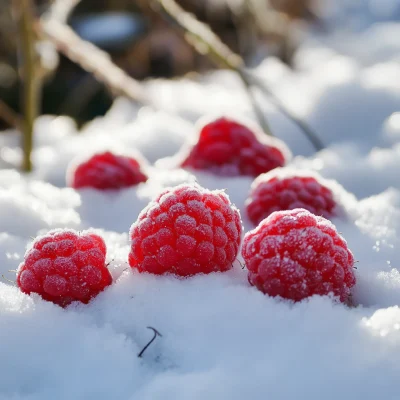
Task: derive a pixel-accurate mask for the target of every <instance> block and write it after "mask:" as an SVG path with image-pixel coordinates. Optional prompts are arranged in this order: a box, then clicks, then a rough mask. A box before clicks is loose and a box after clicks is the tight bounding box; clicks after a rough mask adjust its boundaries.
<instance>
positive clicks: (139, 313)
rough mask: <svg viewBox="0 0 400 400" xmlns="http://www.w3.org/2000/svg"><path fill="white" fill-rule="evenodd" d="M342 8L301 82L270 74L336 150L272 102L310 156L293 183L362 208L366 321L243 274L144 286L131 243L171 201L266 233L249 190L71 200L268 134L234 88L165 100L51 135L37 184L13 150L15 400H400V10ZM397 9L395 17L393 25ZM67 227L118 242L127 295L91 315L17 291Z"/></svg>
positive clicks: (3, 220)
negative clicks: (54, 233)
mask: <svg viewBox="0 0 400 400" xmlns="http://www.w3.org/2000/svg"><path fill="white" fill-rule="evenodd" d="M324 1H325V2H326V3H328V1H327V0H324ZM330 4H331V5H335V7H333V8H334V10H331V13H330V14H329V13H328V14H327V13H325V14H323V15H324V18H326V20H327V21H328V22H329V23H330V24H331V26H332V28H331V29H330V30H329V31H328V32H325V33H315V32H310V33H309V35H308V37H307V38H306V39H305V41H304V43H303V45H302V46H301V48H300V49H299V51H298V53H297V55H296V60H295V67H296V68H295V70H294V71H291V70H289V69H288V68H287V67H286V66H284V65H282V64H281V63H280V62H279V61H278V60H276V59H268V60H266V61H264V62H263V63H262V64H261V65H259V66H258V67H257V69H256V72H257V73H258V74H259V75H260V77H262V78H263V79H265V81H266V82H267V83H268V84H269V85H270V87H271V89H272V90H273V92H274V93H275V94H276V96H278V97H279V98H280V99H281V100H282V101H283V102H284V103H285V104H286V105H287V106H288V107H289V108H290V109H291V110H292V111H293V113H295V114H297V115H298V116H300V117H302V118H304V119H305V120H307V121H308V123H309V124H310V125H311V126H312V127H313V128H314V129H315V130H316V131H317V132H318V133H319V135H320V136H321V138H322V139H323V141H324V142H325V143H326V144H327V148H326V149H325V150H323V151H320V152H319V153H315V152H314V151H313V149H312V146H311V145H310V144H309V142H308V141H307V139H306V138H304V136H303V135H302V133H301V132H300V131H299V129H298V128H297V127H296V126H295V125H294V124H293V123H292V122H290V121H289V120H287V118H286V117H285V116H283V115H282V114H281V113H280V112H279V111H278V110H276V109H275V108H274V106H273V105H272V104H271V103H270V102H269V101H268V100H264V101H263V104H262V106H263V108H264V110H265V112H266V115H267V117H268V119H269V122H270V125H271V127H272V130H273V132H274V133H275V134H276V136H277V137H279V138H281V139H283V140H285V141H286V143H287V145H288V147H289V148H290V149H291V151H292V152H293V154H294V155H295V156H296V157H294V159H293V161H292V162H291V166H292V167H293V168H301V169H304V170H308V171H317V172H318V173H319V174H321V175H322V176H323V177H325V178H329V179H336V180H337V181H338V182H339V183H340V184H341V185H342V186H343V187H344V188H345V190H347V191H348V192H349V193H348V195H347V196H344V195H343V193H342V194H340V196H341V199H343V202H344V203H345V204H344V207H345V208H346V211H347V212H348V214H349V218H348V219H347V220H346V219H340V218H338V219H335V220H334V221H333V222H334V223H335V224H336V226H337V228H338V230H339V231H340V232H341V233H342V235H343V236H344V237H345V238H346V240H347V241H348V244H349V247H350V249H351V250H352V251H353V253H354V255H355V258H356V259H357V260H358V264H357V271H356V275H357V284H356V286H355V290H354V296H353V299H354V302H355V304H356V306H355V307H354V308H348V307H346V306H343V305H338V304H334V303H333V302H332V301H331V299H330V298H327V297H325V298H322V297H313V298H311V299H309V300H306V301H303V302H301V303H298V304H292V303H290V302H288V301H282V300H279V299H274V298H269V297H268V296H264V295H263V294H261V293H260V292H258V291H257V290H256V289H255V288H252V287H250V286H249V284H248V282H247V276H246V271H245V270H242V269H241V267H240V263H239V261H240V260H239V261H238V262H237V263H236V264H235V266H234V269H233V270H232V271H230V272H228V273H224V274H211V275H209V276H197V277H193V278H189V279H177V278H173V277H165V276H163V277H156V276H151V275H146V274H143V275H139V274H134V273H132V272H131V270H130V269H129V268H128V264H127V256H128V252H129V242H128V231H129V228H130V225H131V224H132V222H134V221H135V220H136V218H137V216H138V214H139V212H140V211H141V210H142V209H143V208H144V207H145V206H146V205H147V203H148V201H149V200H150V199H151V198H153V197H154V196H155V195H156V194H157V193H158V192H159V191H160V190H162V188H164V187H167V186H171V185H177V184H180V183H183V182H194V181H195V180H197V181H198V182H199V183H200V184H201V185H203V186H205V187H207V188H209V189H223V188H225V189H226V191H227V193H228V194H229V196H230V198H231V200H232V201H233V202H234V203H235V204H236V205H237V207H238V208H240V209H241V211H242V217H243V220H244V221H243V222H244V227H245V231H247V230H249V229H252V228H253V226H252V225H251V223H250V222H249V221H247V220H246V217H245V213H244V212H243V206H244V202H245V199H246V197H247V194H248V191H249V188H250V185H251V182H252V179H251V178H248V177H236V178H220V177H219V178H218V177H215V176H212V175H210V174H206V173H200V172H199V173H196V175H193V174H192V173H190V172H187V171H183V170H173V171H168V170H166V169H164V168H159V167H157V166H150V167H149V170H148V173H149V180H148V182H146V183H143V184H140V185H139V186H137V187H135V188H131V189H126V190H123V191H121V192H117V193H115V192H114V193H104V192H97V191H95V190H89V189H86V190H81V191H75V190H73V189H70V188H66V187H65V173H66V170H67V167H68V164H69V163H70V161H71V160H73V159H74V158H75V157H80V156H82V155H83V153H87V152H94V151H97V150H99V149H104V148H113V149H114V148H117V149H122V150H124V151H127V152H129V151H140V152H142V154H143V155H144V157H145V158H146V159H147V160H148V161H149V163H150V164H153V163H154V162H155V161H156V160H158V159H160V158H163V157H169V156H172V155H174V154H175V153H176V152H177V151H178V150H179V149H180V147H181V146H182V145H183V143H184V142H185V140H186V139H187V138H189V139H190V135H192V134H194V132H195V122H196V121H197V119H198V118H200V117H203V116H204V115H210V114H213V115H214V114H216V113H219V114H221V113H228V114H230V115H232V114H233V115H236V116H243V117H244V118H250V119H252V120H254V116H253V114H252V110H251V108H250V106H249V104H248V100H247V97H246V95H245V94H244V93H243V89H242V86H241V83H240V82H239V81H238V80H237V78H236V77H235V76H234V75H233V74H232V73H229V72H225V71H219V72H215V73H210V74H209V75H207V76H204V77H202V78H201V79H199V80H197V81H191V80H187V79H185V80H181V81H174V82H171V81H153V82H149V83H148V89H149V91H150V93H151V94H152V95H153V96H154V98H155V100H156V101H157V102H158V104H159V105H160V108H161V109H162V110H163V111H157V112H155V111H152V110H150V109H137V108H136V107H135V106H132V105H131V104H130V102H129V101H127V100H125V99H118V100H117V101H116V102H115V104H114V105H113V107H112V109H111V110H110V111H109V113H108V114H107V115H106V116H105V117H104V118H98V119H96V120H94V121H92V122H91V123H89V124H88V125H87V126H85V127H84V129H83V130H82V132H80V133H79V134H78V133H77V131H76V127H75V125H74V123H73V122H72V121H71V120H69V119H68V118H65V117H57V118H54V117H49V116H44V117H41V118H39V119H38V121H37V123H36V129H35V130H36V132H35V141H36V142H35V150H34V154H33V161H34V164H35V167H36V169H35V172H34V173H33V174H32V176H24V175H22V174H20V173H19V172H17V170H16V167H17V165H19V162H20V159H21V151H20V148H19V135H18V134H17V133H16V132H13V131H9V132H7V133H4V134H2V135H0V168H2V169H1V170H0V274H4V278H5V279H4V283H0V324H1V330H0V355H1V361H0V365H1V367H0V372H1V373H0V399H1V400H2V399H7V400H11V399H12V400H22V399H23V400H53V399H60V400H62V399H66V400H71V399H76V400H78V399H79V400H80V399H85V400H86V399H96V400H102V399H107V400H109V399H115V400H119V399H121V400H128V399H129V400H133V399H135V400H136V399H140V400H142V399H144V400H147V399H163V400H166V399H173V400H179V399H185V400H186V399H210V400H211V399H218V400H220V399H232V400H234V399H238V400H239V399H244V398H249V399H265V398H268V399H271V400H274V399H294V398H296V399H309V400H313V399H318V400H319V399H321V398H324V399H325V400H329V399H335V400H337V399H339V398H340V399H377V398H382V399H385V400H391V399H398V396H399V376H400V308H399V305H400V252H399V250H398V249H399V248H400V178H399V172H398V171H399V168H400V119H399V118H400V117H399V114H398V113H399V112H400V85H399V82H400V79H399V78H400V68H399V63H398V62H399V59H400V56H399V52H398V50H399V48H398V43H397V42H396V40H395V39H394V37H395V33H394V32H398V31H399V30H400V25H399V23H396V22H393V21H390V18H389V17H388V16H387V15H393V16H394V19H395V18H396V16H397V17H398V16H399V12H400V1H394V0H391V1H387V0H385V1H383V0H382V1H380V0H375V1H357V2H354V1H350V0H340V1H339V0H337V1H335V2H333V1H332V2H330ZM382 4H386V7H387V8H388V7H393V10H394V9H396V10H397V11H396V12H397V14H396V12H395V11H393V12H392V13H389V14H385V13H384V9H383V6H382ZM336 5H338V7H336ZM340 5H342V7H341V8H340V7H339V6H340ZM335 10H336V11H335ZM357 10H358V11H357ZM359 10H363V11H362V12H361V13H360V12H359ZM377 10H378V11H379V10H380V11H379V12H377ZM325 11H327V10H325ZM328 11H329V10H328ZM356 11H357V12H356ZM335 13H336V14H335ZM357 18H358V19H357ZM373 21H379V25H377V24H375V25H373ZM339 28H340V29H339ZM397 36H398V35H397ZM368 43H373V46H372V47H371V48H368ZM363 46H366V47H365V48H363ZM260 99H262V98H261V97H260ZM65 227H68V228H74V229H78V230H81V229H87V228H90V227H92V228H94V229H96V230H97V232H98V233H99V234H101V235H102V236H103V237H104V239H105V241H106V243H107V247H108V253H107V260H108V261H109V262H110V266H109V268H110V270H111V273H112V275H113V279H114V284H113V285H112V286H111V287H109V288H108V289H107V290H105V291H104V292H103V293H101V294H100V295H99V296H98V297H97V298H96V299H95V300H94V301H92V302H91V303H90V304H89V305H72V306H70V307H69V308H68V309H65V310H64V309H61V308H60V307H58V306H55V305H53V304H52V303H48V302H45V301H43V300H41V299H40V298H39V297H38V296H31V297H29V296H26V295H24V294H21V293H20V292H19V290H18V289H17V288H16V287H14V286H13V285H12V283H11V282H9V281H7V279H9V280H11V281H12V280H14V279H15V272H12V271H13V270H16V268H17V267H18V264H19V263H20V262H21V260H22V258H23V255H24V252H25V249H26V247H27V246H28V244H29V243H30V242H31V240H32V238H33V237H35V236H36V235H38V234H41V233H45V232H47V231H48V230H50V229H53V228H65ZM148 326H151V327H154V328H156V329H157V330H158V331H159V332H160V333H161V334H162V337H158V338H157V339H156V341H155V342H154V343H153V344H152V345H151V346H150V347H149V348H148V349H147V350H146V352H145V353H144V355H143V357H142V358H138V357H137V355H138V353H139V352H140V350H141V349H142V348H143V347H144V345H145V344H146V343H147V342H148V341H149V340H150V339H151V337H152V331H151V330H149V329H147V328H146V327H148Z"/></svg>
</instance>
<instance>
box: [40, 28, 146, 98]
mask: <svg viewBox="0 0 400 400" xmlns="http://www.w3.org/2000/svg"><path fill="white" fill-rule="evenodd" d="M38 30H39V32H40V33H42V34H44V35H45V37H46V38H47V39H49V40H50V41H51V42H52V43H53V44H54V45H55V46H56V48H57V50H58V51H59V52H60V53H62V54H64V55H65V56H66V57H68V58H69V59H70V60H72V61H74V62H76V63H77V64H79V65H80V66H81V67H82V68H83V69H85V70H86V71H88V72H90V73H92V74H93V75H94V76H95V77H96V79H97V80H98V81H100V82H102V83H104V84H105V85H106V86H107V87H109V88H110V89H111V90H112V91H113V92H114V93H115V94H117V95H124V96H126V97H129V98H130V99H132V100H135V101H137V102H138V103H141V104H145V105H150V100H149V98H148V97H147V96H146V94H145V90H144V88H143V86H142V85H141V83H140V82H138V81H136V80H135V79H133V78H132V77H130V76H129V75H128V74H126V73H125V72H124V71H123V70H122V69H121V68H119V67H118V66H116V65H115V64H114V63H113V62H112V61H111V58H110V56H109V55H108V54H107V53H106V52H104V51H102V50H100V49H99V48H98V47H96V46H94V45H93V44H91V43H89V42H87V41H85V40H83V39H81V38H80V37H79V36H78V35H77V34H76V33H75V32H74V31H73V30H72V29H71V28H69V27H68V26H67V25H65V24H63V23H61V22H59V21H56V20H42V21H41V22H40V24H39V26H38Z"/></svg>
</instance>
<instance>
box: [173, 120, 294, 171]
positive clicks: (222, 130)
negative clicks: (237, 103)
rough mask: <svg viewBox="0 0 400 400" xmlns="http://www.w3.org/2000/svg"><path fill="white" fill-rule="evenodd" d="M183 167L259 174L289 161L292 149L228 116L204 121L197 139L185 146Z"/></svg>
mask: <svg viewBox="0 0 400 400" xmlns="http://www.w3.org/2000/svg"><path fill="white" fill-rule="evenodd" d="M183 153H185V154H184V156H183V161H181V167H183V168H192V169H195V170H205V171H211V172H214V173H217V174H219V175H228V176H236V175H249V176H254V177H255V176H258V175H260V174H262V173H263V172H268V171H270V170H272V169H274V168H276V167H282V166H283V165H285V164H286V161H287V158H288V157H287V154H288V150H287V149H286V147H285V145H284V144H283V143H282V142H281V141H278V140H277V139H275V140H272V139H268V138H267V137H265V136H264V137H263V136H261V135H260V134H257V133H256V131H252V130H251V129H249V128H248V127H247V126H245V125H243V124H240V123H238V122H236V121H233V120H231V119H228V118H219V119H217V120H215V121H212V122H210V123H208V124H206V125H204V126H203V127H202V128H201V130H200V133H199V137H198V139H197V142H196V143H195V144H194V145H188V148H184V149H183Z"/></svg>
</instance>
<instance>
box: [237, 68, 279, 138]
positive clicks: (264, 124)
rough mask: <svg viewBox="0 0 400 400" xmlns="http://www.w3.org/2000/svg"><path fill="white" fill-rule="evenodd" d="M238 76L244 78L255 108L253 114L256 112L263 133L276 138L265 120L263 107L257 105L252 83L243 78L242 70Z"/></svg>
mask: <svg viewBox="0 0 400 400" xmlns="http://www.w3.org/2000/svg"><path fill="white" fill-rule="evenodd" d="M238 74H239V75H240V77H241V78H242V82H243V85H244V86H245V88H246V94H247V97H248V98H249V101H250V104H251V105H252V107H253V112H254V114H255V116H256V117H257V119H258V123H259V124H260V126H261V128H262V129H263V131H264V132H265V133H267V134H268V135H270V136H274V134H273V133H272V131H271V129H270V127H269V124H268V121H267V118H265V114H264V112H263V110H262V109H261V107H260V106H259V104H258V103H257V99H256V96H255V93H254V91H253V90H251V84H250V81H249V80H248V79H246V78H245V77H244V76H243V74H242V70H239V71H238Z"/></svg>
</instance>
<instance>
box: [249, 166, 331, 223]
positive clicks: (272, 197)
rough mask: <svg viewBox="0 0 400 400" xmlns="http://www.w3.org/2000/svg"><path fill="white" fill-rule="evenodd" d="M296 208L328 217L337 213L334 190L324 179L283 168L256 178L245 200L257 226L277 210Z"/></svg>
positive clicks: (250, 216) (250, 217)
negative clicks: (289, 173)
mask: <svg viewBox="0 0 400 400" xmlns="http://www.w3.org/2000/svg"><path fill="white" fill-rule="evenodd" d="M295 208H305V209H306V210H308V211H310V212H311V213H313V214H315V215H321V216H323V217H325V218H330V217H333V216H334V215H336V202H335V200H334V197H333V193H332V191H331V190H330V189H329V188H328V187H327V186H325V185H324V184H323V183H322V180H321V179H318V177H317V176H312V175H300V174H297V173H294V174H292V175H288V173H287V171H286V169H283V168H277V169H276V170H274V171H271V172H269V173H267V174H263V175H260V176H259V177H258V178H257V179H255V181H254V182H253V184H252V186H251V191H250V196H249V198H248V199H247V200H246V211H247V215H248V217H249V219H250V221H252V222H253V223H254V224H255V225H257V224H258V223H259V222H261V221H262V220H263V219H264V218H266V217H268V216H269V215H270V214H271V213H273V212H274V211H283V210H293V209H295Z"/></svg>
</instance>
